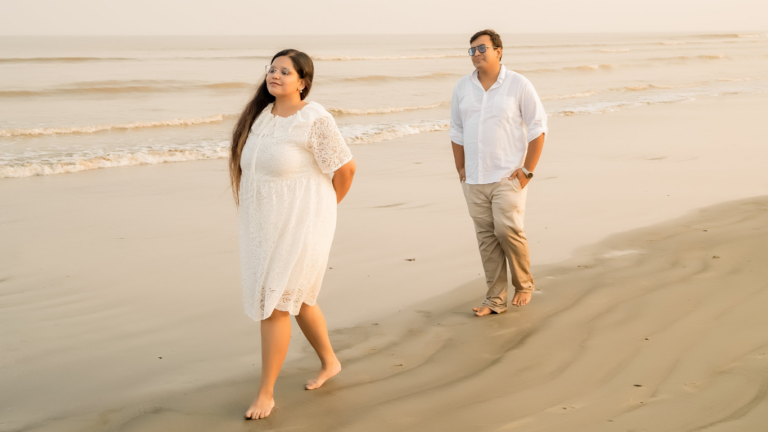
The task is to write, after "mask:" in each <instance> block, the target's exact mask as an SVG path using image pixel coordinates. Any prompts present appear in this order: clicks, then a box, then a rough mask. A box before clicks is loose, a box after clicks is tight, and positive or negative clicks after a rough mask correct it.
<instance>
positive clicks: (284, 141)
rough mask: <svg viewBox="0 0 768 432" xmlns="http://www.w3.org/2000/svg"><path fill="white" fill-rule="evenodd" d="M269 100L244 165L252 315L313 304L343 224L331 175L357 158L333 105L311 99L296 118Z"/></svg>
mask: <svg viewBox="0 0 768 432" xmlns="http://www.w3.org/2000/svg"><path fill="white" fill-rule="evenodd" d="M271 112H272V104H270V105H269V106H267V107H266V108H265V109H264V111H263V112H262V113H261V115H260V116H259V117H258V118H257V119H256V121H255V122H254V124H253V127H251V131H250V134H249V136H248V140H247V141H246V143H245V147H244V148H243V153H242V156H241V159H240V167H241V168H242V170H243V174H242V177H241V179H240V215H239V216H240V266H241V270H242V280H243V303H244V306H245V313H246V315H248V316H249V317H251V318H253V319H254V320H263V319H266V318H269V316H270V315H272V311H273V310H275V309H277V310H281V311H286V312H289V313H291V314H292V315H297V314H298V313H299V310H300V309H301V305H302V303H306V304H308V305H310V306H313V305H314V304H315V302H316V300H317V295H318V293H319V291H320V285H321V284H322V281H323V276H324V275H325V269H326V267H327V264H328V254H329V252H330V250H331V243H332V241H333V234H334V231H335V230H336V192H335V191H334V189H333V184H332V183H331V177H330V175H329V174H330V173H332V172H334V171H336V170H337V169H339V168H340V167H341V166H342V165H344V164H346V163H347V162H349V161H350V160H351V159H352V154H351V152H350V151H349V147H347V145H346V143H345V142H344V138H343V137H342V136H341V133H340V132H339V128H338V127H337V126H336V122H335V121H334V120H333V117H332V116H331V114H330V113H328V111H326V110H325V109H324V108H323V107H322V106H321V105H320V104H318V103H315V102H310V103H309V104H307V105H305V106H304V108H302V109H301V110H299V111H298V112H297V113H296V114H294V115H292V116H290V117H279V116H274V115H272V113H271Z"/></svg>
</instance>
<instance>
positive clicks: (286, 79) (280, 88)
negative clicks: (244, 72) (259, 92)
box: [267, 56, 304, 97]
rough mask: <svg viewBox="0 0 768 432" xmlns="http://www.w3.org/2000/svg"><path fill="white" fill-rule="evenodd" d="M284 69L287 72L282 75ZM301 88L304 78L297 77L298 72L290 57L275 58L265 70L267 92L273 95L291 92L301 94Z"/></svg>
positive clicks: (287, 94)
mask: <svg viewBox="0 0 768 432" xmlns="http://www.w3.org/2000/svg"><path fill="white" fill-rule="evenodd" d="M286 71H287V72H288V74H287V75H284V72H286ZM303 89H304V80H302V79H300V78H299V74H298V73H297V72H296V69H295V68H294V67H293V62H292V61H291V59H290V57H287V56H283V57H278V58H276V59H275V60H274V61H273V62H272V65H271V67H270V68H269V71H268V72H267V90H268V91H269V94H271V95H272V96H274V97H280V96H289V95H291V94H296V95H301V93H300V91H301V90H303Z"/></svg>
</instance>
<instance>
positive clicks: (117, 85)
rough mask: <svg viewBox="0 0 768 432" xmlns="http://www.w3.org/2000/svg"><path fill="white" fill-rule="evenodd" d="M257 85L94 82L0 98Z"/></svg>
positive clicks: (251, 85)
mask: <svg viewBox="0 0 768 432" xmlns="http://www.w3.org/2000/svg"><path fill="white" fill-rule="evenodd" d="M255 87H256V84H255V83H247V82H219V83H199V82H183V81H159V80H131V81H118V80H113V81H94V82H83V83H76V84H72V85H68V86H63V87H56V88H47V89H40V90H4V91H0V97H30V96H60V95H74V96H76V95H86V94H90V95H93V94H121V93H162V92H178V91H188V90H233V89H252V88H255Z"/></svg>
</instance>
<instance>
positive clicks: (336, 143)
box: [309, 117, 352, 174]
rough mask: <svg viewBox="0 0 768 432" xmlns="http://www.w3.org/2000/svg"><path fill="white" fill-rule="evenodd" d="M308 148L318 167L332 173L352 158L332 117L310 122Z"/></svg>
mask: <svg viewBox="0 0 768 432" xmlns="http://www.w3.org/2000/svg"><path fill="white" fill-rule="evenodd" d="M309 148H310V150H312V153H314V155H315V160H316V161H317V164H318V165H319V166H320V169H321V170H322V171H323V172H324V173H326V174H329V173H332V172H334V171H336V170H337V169H339V168H341V166H342V165H344V164H346V163H347V162H349V161H350V160H352V152H350V151H349V147H347V143H346V142H344V137H342V136H341V132H340V131H339V128H338V127H337V126H336V122H335V121H333V117H320V118H319V119H317V120H315V121H314V123H312V127H311V128H310V130H309Z"/></svg>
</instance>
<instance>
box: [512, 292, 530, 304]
mask: <svg viewBox="0 0 768 432" xmlns="http://www.w3.org/2000/svg"><path fill="white" fill-rule="evenodd" d="M530 301H531V293H529V292H516V293H515V296H514V297H513V298H512V306H525V305H527V304H528V302H530Z"/></svg>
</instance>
